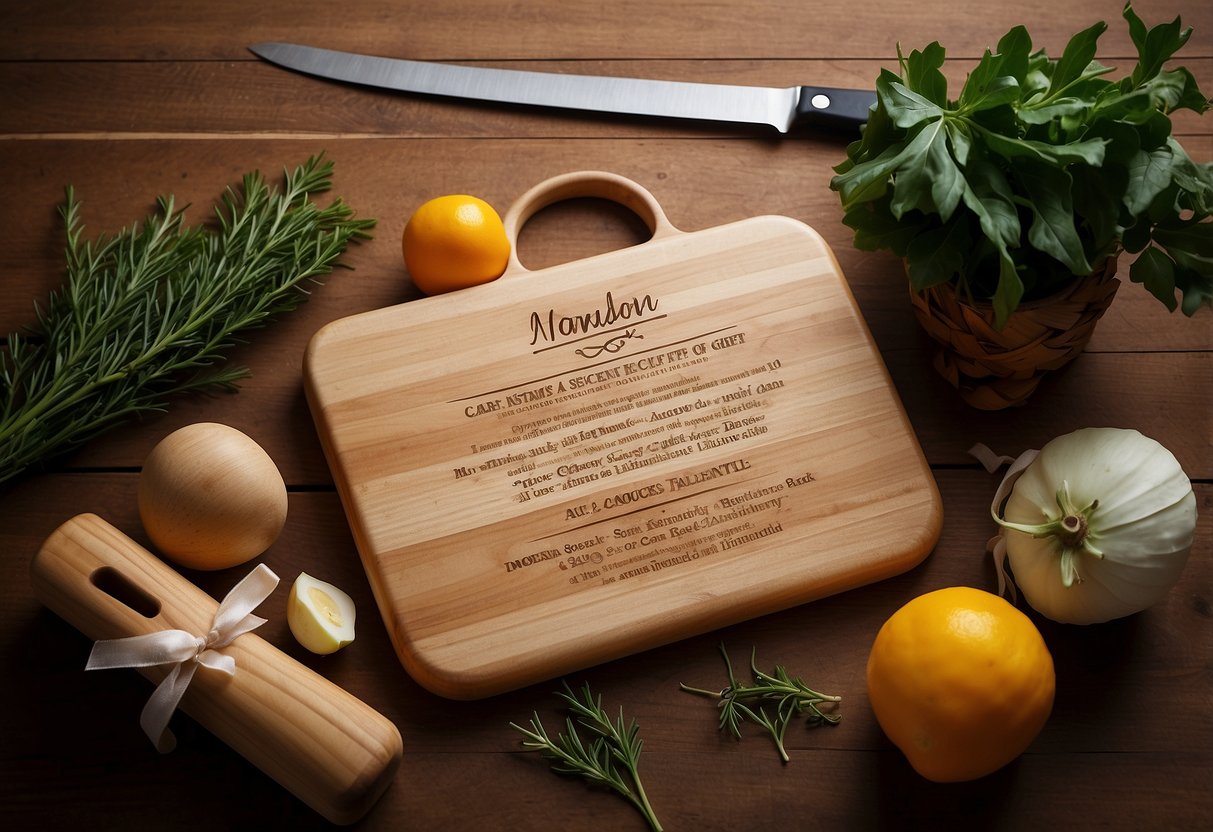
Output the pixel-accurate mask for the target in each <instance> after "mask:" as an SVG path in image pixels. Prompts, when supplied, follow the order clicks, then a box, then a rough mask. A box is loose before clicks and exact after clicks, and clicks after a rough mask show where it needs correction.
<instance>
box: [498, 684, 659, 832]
mask: <svg viewBox="0 0 1213 832" xmlns="http://www.w3.org/2000/svg"><path fill="white" fill-rule="evenodd" d="M563 684H564V690H563V691H556V695H557V696H559V697H560V698H561V699H563V700H564V701H565V703H567V705H568V707H569V711H570V715H569V716H568V717H566V718H565V732H564V733H562V734H557V735H556V738H555V739H553V738H552V737H550V736H549V735H548V732H547V730H546V729H545V728H544V727H543V722H542V721H541V720H540V719H539V714H538V713H535V714H534V716H533V717H532V718H531V727H530V728H523V727H522V726H521V725H518V724H517V723H514V722H511V723H510V727H511V728H514V729H515V730H517V731H519V732H521V733H522V735H523V737H525V739H523V741H522V746H523V748H528V749H531V750H533V751H538V752H539V753H540V755H541V756H543V757H544V758H545V759H547V760H548V761H549V762H550V763H551V767H552V771H555V772H556V773H558V774H567V775H572V776H576V777H581V778H583V779H585V780H588V781H589V782H591V783H596V784H599V785H602V786H606V787H607V788H609V789H612V790H614V791H615V792H617V793H618V794H620V795H621V796H623V797H624V798H626V799H627V800H628V802H629V803H631V804H632V805H633V806H635V807H636V809H637V810H638V811H639V812H640V813H641V814H642V815H644V818H645V820H646V821H648V824H649V826H650V828H652V829H653V830H654V832H661V823H660V821H658V820H657V815H656V814H655V813H654V812H653V807H652V806H651V805H650V804H649V798H648V795H646V794H645V792H644V786H643V784H642V783H641V782H640V772H639V765H640V750H641V748H642V746H643V745H644V741H643V740H641V739H640V736H639V734H640V728H639V726H638V725H637V724H636V720H634V719H633V720H632V721H631V723H625V722H624V719H623V708H620V709H619V716H618V717H617V718H616V719H615V720H613V721H612V719H611V718H610V716H609V715H608V714H607V712H606V711H604V710H603V709H602V697H601V696H598V697H595V696H594V695H593V693H592V692H591V691H590V686H589V685H588V684H586V685H584V686H583V687H582V688H581V691H580V695H577V694H574V693H573V690H572V688H570V687H569V685H568V682H564V683H563ZM578 726H581V728H582V729H583V730H586V731H589V732H590V733H591V734H592V735H593V738H592V739H590V741H589V743H588V744H587V743H585V742H583V741H582V739H581V736H580V734H578V733H577V727H578ZM620 767H622V769H623V771H622V772H621V771H620V770H619V768H620Z"/></svg>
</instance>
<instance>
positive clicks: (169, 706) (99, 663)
mask: <svg viewBox="0 0 1213 832" xmlns="http://www.w3.org/2000/svg"><path fill="white" fill-rule="evenodd" d="M276 586H278V576H277V575H275V574H274V573H273V571H272V570H270V568H269V567H268V566H266V565H265V564H264V563H262V564H258V565H257V568H256V569H254V570H253V571H252V572H250V573H249V574H247V575H245V576H244V578H243V580H241V581H240V583H238V584H236V585H235V586H234V587H232V590H231V592H229V593H228V594H227V597H226V598H224V599H223V602H222V603H221V604H219V609H218V610H216V611H215V620H214V622H213V623H212V624H211V630H210V632H209V633H207V634H206V635H205V636H195V635H193V634H192V633H187V632H186V631H185V630H161V631H159V632H156V633H146V634H144V635H141V636H131V637H130V638H115V639H107V640H103V641H98V642H97V643H96V644H94V645H93V650H92V652H91V653H90V654H89V657H88V664H86V665H85V667H84V669H85V670H107V669H109V668H115V667H154V666H156V665H162V664H173V665H175V666H174V667H173V669H172V670H170V671H169V673H168V675H167V676H165V677H164V679H163V680H162V681H161V682H160V684H159V685H157V686H156V690H155V691H153V692H152V696H151V698H150V699H148V700H147V704H146V705H144V706H143V712H142V713H141V714H140V715H139V724H140V725H141V726H142V727H143V732H144V733H145V734H147V736H148V738H149V739H150V740H151V741H152V744H153V745H155V746H156V750H157V751H159V752H160V753H161V754H166V753H168V752H169V751H172V750H173V749H174V748H175V747H176V745H177V740H176V738H175V737H174V736H173V733H172V731H170V730H169V729H168V721H169V718H170V717H171V716H172V715H173V711H175V710H177V704H178V703H179V702H180V701H181V697H182V696H184V695H185V689H186V688H187V687H189V684H190V680H192V679H193V678H194V673H195V672H196V671H197V670H198V666H199V665H205V666H207V667H209V668H211V669H212V670H219V671H222V672H224V673H226V674H228V675H229V676H234V675H235V674H236V660H235V659H233V658H232V657H231V656H228V655H224V654H223V653H220V652H219V651H220V650H222V649H223V648H224V647H227V646H228V645H229V644H231V643H232V642H233V641H235V640H236V638H237V637H238V636H242V635H244V634H245V633H247V632H249V631H250V630H255V629H256V628H258V627H260V626H261V625H262V624H264V623H265V619H264V618H260V617H258V616H256V615H253V614H252V611H253V610H254V609H255V608H256V607H257V606H258V605H259V604H260V603H261V602H262V601H264V600H265V599H266V598H268V597H269V596H270V593H272V592H273V591H274V588H275V587H276Z"/></svg>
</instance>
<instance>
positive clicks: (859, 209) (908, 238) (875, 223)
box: [842, 195, 930, 257]
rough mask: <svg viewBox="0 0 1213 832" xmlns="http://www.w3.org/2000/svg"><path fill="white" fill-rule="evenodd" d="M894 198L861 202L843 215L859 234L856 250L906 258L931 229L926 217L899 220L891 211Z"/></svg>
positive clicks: (843, 219)
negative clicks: (915, 244)
mask: <svg viewBox="0 0 1213 832" xmlns="http://www.w3.org/2000/svg"><path fill="white" fill-rule="evenodd" d="M890 199H891V195H885V196H884V197H883V198H881V199H879V200H874V201H872V202H861V203H859V204H858V205H856V206H855V207H853V208H852V209H851V210H850V211H847V213H846V214H845V215H844V216H843V218H842V221H843V224H845V225H846V226H847V227H848V228H852V229H854V231H855V239H854V244H855V248H857V249H859V250H860V251H879V250H881V249H888V250H889V251H891V252H893V253H894V254H895V255H897V256H898V257H905V256H906V252H907V250H908V249H909V245H910V243H911V242H912V241H913V240H914V238H915V237H917V236H918V235H919V234H921V233H922V232H924V231H925V230H927V229H928V228H930V222H929V220H928V218H927V217H926V215H925V214H924V215H920V216H921V220H920V221H915V220H914V219H913V217H911V216H906V217H902V218H901V219H897V218H896V217H894V216H893V215H892V213H890V211H889V200H890Z"/></svg>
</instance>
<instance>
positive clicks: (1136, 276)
mask: <svg viewBox="0 0 1213 832" xmlns="http://www.w3.org/2000/svg"><path fill="white" fill-rule="evenodd" d="M1129 279H1130V280H1132V281H1133V282H1134V283H1140V284H1141V285H1143V286H1145V287H1146V289H1147V291H1149V293H1150V294H1152V295H1153V296H1154V297H1156V298H1158V299H1159V300H1160V301H1162V302H1163V303H1164V304H1166V307H1167V309H1170V310H1171V311H1172V312H1174V311H1175V307H1176V306H1177V305H1178V304H1177V303H1176V301H1175V268H1174V264H1173V263H1172V262H1171V258H1170V257H1167V255H1165V254H1163V253H1162V252H1161V251H1159V250H1158V249H1157V248H1154V247H1153V246H1151V247H1150V248H1148V249H1146V250H1145V251H1143V252H1142V253H1141V255H1140V256H1138V258H1137V259H1136V260H1134V261H1133V265H1132V266H1130V267H1129Z"/></svg>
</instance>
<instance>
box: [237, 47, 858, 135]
mask: <svg viewBox="0 0 1213 832" xmlns="http://www.w3.org/2000/svg"><path fill="white" fill-rule="evenodd" d="M249 50H250V51H251V52H252V53H253V54H255V55H257V56H258V57H260V58H263V59H264V60H266V61H269V62H270V63H273V64H277V65H278V66H282V67H285V68H287V69H292V70H295V71H297V72H302V73H304V74H307V75H314V76H317V77H320V78H327V79H330V80H334V81H344V82H348V83H353V84H360V85H363V86H369V87H378V88H382V89H390V90H396V91H399V92H411V93H420V94H423V95H436V96H443V97H448V98H461V99H470V100H475V101H484V102H494V103H500V104H521V105H527V106H532V107H548V108H557V109H564V110H583V111H593V112H600V113H614V114H622V115H633V116H656V117H662V118H677V119H691V120H697V121H723V122H731V123H736V124H760V125H769V126H771V127H774V128H775V129H776V130H778V131H779V132H780V133H788V132H789V131H790V130H791V129H792V127H793V126H794V125H797V124H803V125H807V126H810V127H820V128H828V129H841V130H848V131H853V132H857V131H858V130H859V129H860V127H861V125H863V124H864V122H866V121H867V120H868V111H869V109H870V108H871V107H872V105H873V104H875V103H876V93H874V92H871V91H867V90H855V89H839V88H834V87H812V86H795V87H755V86H734V85H730V84H705V83H697V82H687V81H662V80H656V79H645V78H618V77H613V76H603V75H571V74H564V73H556V72H532V71H527V70H517V69H494V68H488V67H470V66H462V65H459V64H443V63H433V62H428V61H410V60H402V59H399V58H382V57H377V56H373V55H359V54H356V53H353V52H338V51H336V50H332V49H320V48H318V47H314V46H304V45H301V44H294V43H258V44H256V45H254V46H250V47H249Z"/></svg>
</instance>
